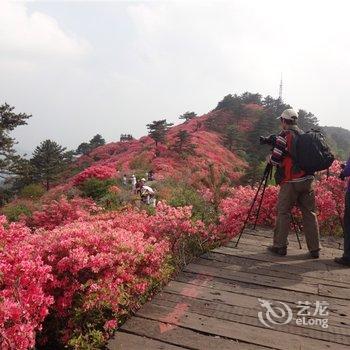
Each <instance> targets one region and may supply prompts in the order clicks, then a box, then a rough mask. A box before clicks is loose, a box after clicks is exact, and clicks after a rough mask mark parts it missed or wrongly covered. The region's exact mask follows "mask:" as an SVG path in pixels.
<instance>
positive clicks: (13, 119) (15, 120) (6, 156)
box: [0, 103, 31, 177]
mask: <svg viewBox="0 0 350 350" xmlns="http://www.w3.org/2000/svg"><path fill="white" fill-rule="evenodd" d="M14 109H15V107H11V106H10V105H9V104H7V103H5V104H3V105H1V106H0V176H2V177H6V176H7V175H9V174H12V173H13V170H14V167H15V163H16V162H17V161H18V160H19V159H20V157H19V156H18V155H16V152H15V150H14V145H15V144H16V141H15V139H14V138H12V137H11V136H10V132H11V131H13V130H14V129H15V128H17V127H18V126H21V125H26V124H27V120H28V119H29V118H30V117H31V115H29V114H25V113H15V112H14Z"/></svg>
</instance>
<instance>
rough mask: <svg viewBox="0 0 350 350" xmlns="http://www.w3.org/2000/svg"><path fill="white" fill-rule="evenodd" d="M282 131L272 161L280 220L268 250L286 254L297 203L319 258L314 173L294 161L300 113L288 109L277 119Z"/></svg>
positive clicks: (308, 239)
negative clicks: (274, 167)
mask: <svg viewBox="0 0 350 350" xmlns="http://www.w3.org/2000/svg"><path fill="white" fill-rule="evenodd" d="M278 119H280V121H281V128H282V131H281V132H280V134H279V135H278V136H277V138H276V141H275V145H274V149H273V151H272V154H271V156H270V159H269V162H270V163H271V164H272V165H274V166H276V167H277V170H276V174H275V179H276V182H277V184H279V185H280V192H279V196H278V203H277V220H276V227H275V231H274V237H273V245H272V246H271V247H269V248H268V250H269V251H270V252H272V253H274V254H277V255H280V256H284V255H286V254H287V245H288V233H289V229H290V222H291V210H292V208H293V207H294V205H295V204H297V205H298V206H299V208H300V210H301V212H302V216H303V226H304V232H305V237H306V243H307V247H308V249H309V251H310V256H311V257H312V258H315V259H317V258H318V257H319V251H320V241H319V226H318V221H317V215H316V204H315V193H314V181H315V177H314V174H307V173H306V172H305V171H303V170H301V169H300V167H299V166H298V165H297V164H296V162H295V161H294V160H293V157H292V155H291V154H293V147H294V146H295V142H294V141H295V138H296V137H298V135H301V134H303V131H302V130H301V129H299V128H298V126H297V120H298V114H297V113H296V112H295V111H294V110H293V109H286V110H285V111H284V112H283V113H282V115H281V116H280V117H279V118H278Z"/></svg>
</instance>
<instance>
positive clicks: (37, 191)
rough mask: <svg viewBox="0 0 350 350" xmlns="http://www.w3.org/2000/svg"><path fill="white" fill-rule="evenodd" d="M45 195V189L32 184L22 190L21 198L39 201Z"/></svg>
mask: <svg viewBox="0 0 350 350" xmlns="http://www.w3.org/2000/svg"><path fill="white" fill-rule="evenodd" d="M44 193H45V188H44V187H43V186H42V185H40V184H30V185H27V186H25V187H23V188H22V190H21V192H20V196H21V197H23V198H27V199H38V198H40V197H41V196H42V195H43V194H44Z"/></svg>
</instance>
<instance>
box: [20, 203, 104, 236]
mask: <svg viewBox="0 0 350 350" xmlns="http://www.w3.org/2000/svg"><path fill="white" fill-rule="evenodd" d="M100 210H101V209H100V208H99V207H98V206H97V205H96V204H95V202H94V201H93V200H91V199H88V198H79V197H77V198H73V199H71V200H68V199H67V198H65V197H61V198H60V199H59V200H57V201H56V200H53V201H52V202H50V203H49V204H45V205H43V207H42V209H41V210H38V211H35V212H34V213H33V215H32V217H30V218H26V221H27V224H28V225H29V226H31V227H34V228H40V227H41V228H44V229H46V230H52V229H53V228H55V227H56V226H62V225H65V224H67V223H70V222H73V221H76V220H82V219H84V218H87V217H88V216H89V215H90V214H93V213H97V212H98V211H100Z"/></svg>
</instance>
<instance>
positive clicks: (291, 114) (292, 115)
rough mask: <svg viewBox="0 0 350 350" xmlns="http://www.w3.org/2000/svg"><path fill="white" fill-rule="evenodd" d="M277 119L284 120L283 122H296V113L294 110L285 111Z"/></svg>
mask: <svg viewBox="0 0 350 350" xmlns="http://www.w3.org/2000/svg"><path fill="white" fill-rule="evenodd" d="M277 119H285V120H297V119H298V113H297V112H296V111H295V110H294V109H291V108H290V109H285V110H284V111H283V113H282V114H281V116H280V117H278V118H277Z"/></svg>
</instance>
